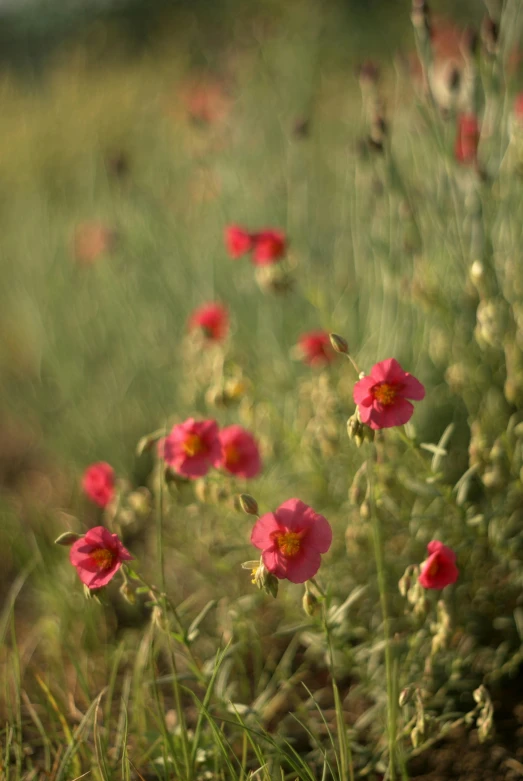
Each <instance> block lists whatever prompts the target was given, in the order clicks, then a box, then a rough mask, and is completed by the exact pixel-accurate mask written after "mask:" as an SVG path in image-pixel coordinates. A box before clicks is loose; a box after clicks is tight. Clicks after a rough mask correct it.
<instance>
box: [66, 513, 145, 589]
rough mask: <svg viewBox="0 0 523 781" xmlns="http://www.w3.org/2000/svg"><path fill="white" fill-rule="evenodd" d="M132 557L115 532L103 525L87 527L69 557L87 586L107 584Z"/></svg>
mask: <svg viewBox="0 0 523 781" xmlns="http://www.w3.org/2000/svg"><path fill="white" fill-rule="evenodd" d="M132 558H133V557H132V556H131V554H130V553H129V551H128V550H127V549H126V548H124V546H123V545H122V543H121V541H120V540H119V538H118V535H117V534H111V533H110V532H109V531H107V529H105V528H104V527H103V526H95V528H94V529H89V531H88V532H87V534H86V535H85V537H81V538H80V539H79V540H77V541H76V542H75V543H74V544H73V545H72V547H71V550H70V551H69V559H70V561H71V564H72V565H73V567H76V571H77V572H78V577H79V578H80V580H81V581H82V583H84V584H85V585H86V586H87V587H88V588H90V589H95V588H101V587H102V586H105V585H107V583H109V581H110V580H111V579H112V578H113V576H114V575H115V574H116V573H117V572H118V570H119V569H120V567H121V566H122V562H123V561H129V560H130V559H132Z"/></svg>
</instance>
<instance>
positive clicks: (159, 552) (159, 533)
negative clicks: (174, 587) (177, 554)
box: [156, 461, 165, 594]
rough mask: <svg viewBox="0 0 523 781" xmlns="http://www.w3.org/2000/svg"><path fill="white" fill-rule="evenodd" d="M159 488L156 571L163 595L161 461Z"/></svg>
mask: <svg viewBox="0 0 523 781" xmlns="http://www.w3.org/2000/svg"><path fill="white" fill-rule="evenodd" d="M160 468H161V470H162V472H161V473H160V486H159V490H158V491H157V492H156V557H157V561H158V571H159V573H160V589H161V591H162V593H163V594H164V593H165V562H164V551H163V489H164V480H163V469H164V465H163V461H162V462H160Z"/></svg>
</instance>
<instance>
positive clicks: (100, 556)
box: [91, 548, 115, 569]
mask: <svg viewBox="0 0 523 781" xmlns="http://www.w3.org/2000/svg"><path fill="white" fill-rule="evenodd" d="M91 558H92V559H94V561H95V563H96V566H97V567H100V569H109V568H110V567H112V566H113V564H114V559H115V555H114V553H113V551H110V550H107V548H98V549H97V550H94V551H93V552H92V553H91Z"/></svg>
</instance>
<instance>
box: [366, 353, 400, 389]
mask: <svg viewBox="0 0 523 781" xmlns="http://www.w3.org/2000/svg"><path fill="white" fill-rule="evenodd" d="M370 376H371V377H372V379H373V382H374V383H377V382H389V383H395V382H403V380H404V377H405V372H404V371H403V369H402V368H401V366H400V365H399V363H398V362H397V360H396V359H395V358H387V359H386V360H384V361H380V362H379V363H376V364H375V365H374V366H373V367H372V370H371V373H370Z"/></svg>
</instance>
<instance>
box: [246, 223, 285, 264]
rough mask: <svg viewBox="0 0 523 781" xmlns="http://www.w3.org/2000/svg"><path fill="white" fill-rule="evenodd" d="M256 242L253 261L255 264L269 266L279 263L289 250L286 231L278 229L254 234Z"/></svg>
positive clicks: (253, 237) (254, 241)
mask: <svg viewBox="0 0 523 781" xmlns="http://www.w3.org/2000/svg"><path fill="white" fill-rule="evenodd" d="M252 240H253V243H254V248H253V255H252V259H253V263H254V265H255V266H269V265H271V264H272V263H277V262H278V260H280V259H281V258H282V257H283V256H284V255H285V253H286V251H287V239H286V238H285V233H283V231H278V230H271V229H269V230H263V231H260V232H259V233H254V234H252Z"/></svg>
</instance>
